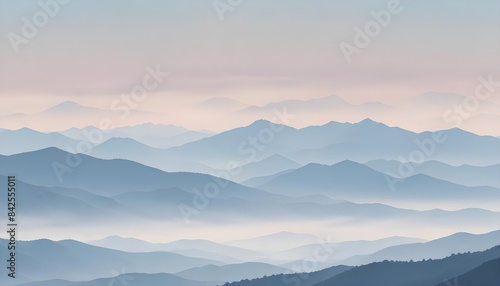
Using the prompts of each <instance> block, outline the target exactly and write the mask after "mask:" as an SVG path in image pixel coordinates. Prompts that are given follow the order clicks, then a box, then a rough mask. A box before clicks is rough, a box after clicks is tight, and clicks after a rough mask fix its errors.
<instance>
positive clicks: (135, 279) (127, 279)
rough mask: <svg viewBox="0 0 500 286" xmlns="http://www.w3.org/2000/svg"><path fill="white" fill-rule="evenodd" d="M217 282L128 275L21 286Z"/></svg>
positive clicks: (196, 285) (198, 285)
mask: <svg viewBox="0 0 500 286" xmlns="http://www.w3.org/2000/svg"><path fill="white" fill-rule="evenodd" d="M215 284H216V282H200V281H193V280H188V279H183V278H180V277H178V276H175V275H172V274H167V273H158V274H144V273H126V274H121V275H118V276H116V277H112V278H100V279H95V280H91V281H80V282H72V281H67V280H61V279H57V280H48V281H41V282H31V283H26V284H21V285H20V286H110V285H111V286H112V285H126V286H145V285H147V286H165V285H175V286H214V285H215Z"/></svg>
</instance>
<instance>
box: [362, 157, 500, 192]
mask: <svg viewBox="0 0 500 286" xmlns="http://www.w3.org/2000/svg"><path fill="white" fill-rule="evenodd" d="M365 165H367V166H369V167H370V168H373V169H375V170H377V171H380V172H382V173H387V174H390V175H392V176H398V177H405V175H406V174H407V172H409V171H408V170H411V173H412V174H425V175H429V176H431V177H434V178H438V179H442V180H446V181H449V182H453V183H456V184H460V185H464V186H492V187H495V188H500V177H499V176H498V174H499V173H500V164H496V165H491V166H484V167H481V166H471V165H461V166H451V165H448V164H445V163H441V162H438V161H427V162H424V163H422V164H410V163H406V164H403V163H401V162H398V161H394V160H391V161H388V160H374V161H370V162H367V163H365ZM409 168H410V169H409Z"/></svg>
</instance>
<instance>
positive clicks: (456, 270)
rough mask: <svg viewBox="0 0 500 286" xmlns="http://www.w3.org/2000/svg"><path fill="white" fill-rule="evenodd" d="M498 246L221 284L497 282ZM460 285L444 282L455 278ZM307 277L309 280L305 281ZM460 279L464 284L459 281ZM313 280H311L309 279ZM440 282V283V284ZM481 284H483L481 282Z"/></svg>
mask: <svg viewBox="0 0 500 286" xmlns="http://www.w3.org/2000/svg"><path fill="white" fill-rule="evenodd" d="M499 257H500V246H496V247H494V248H491V249H489V250H486V251H482V252H474V253H463V254H455V255H452V256H449V257H447V258H444V259H439V260H422V261H417V262H416V261H406V262H400V261H382V262H375V263H371V264H367V265H363V266H358V267H354V268H352V269H347V270H346V269H344V271H342V272H341V273H334V272H335V270H336V269H338V268H337V267H338V266H337V267H333V268H329V269H330V270H328V269H325V270H323V271H324V272H323V273H329V271H331V272H330V273H333V275H331V276H329V277H328V274H326V275H325V276H327V277H325V276H323V277H322V281H316V280H315V279H316V277H317V276H318V273H320V272H321V271H320V272H315V273H308V274H305V273H296V274H282V275H274V276H271V277H263V278H259V279H253V280H242V281H240V282H234V283H226V284H224V286H279V285H283V286H284V285H308V286H367V285H373V286H378V285H384V286H401V285H408V286H435V285H438V284H439V285H440V286H444V285H466V286H469V285H470V286H472V285H499V283H500V279H499V274H498V273H499V272H500V271H499V270H500V268H498V266H499V264H498V258H499ZM457 276H458V279H457V281H458V282H459V283H460V284H446V283H449V281H448V280H449V279H452V280H453V278H454V277H457ZM309 279H311V280H309ZM460 279H463V281H464V283H468V284H462V280H460ZM311 281H313V282H311ZM443 283H444V284H443ZM483 283H484V284H483Z"/></svg>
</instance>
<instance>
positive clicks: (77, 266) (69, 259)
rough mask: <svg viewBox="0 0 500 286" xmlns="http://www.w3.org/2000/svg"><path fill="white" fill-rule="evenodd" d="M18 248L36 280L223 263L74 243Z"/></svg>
mask: <svg viewBox="0 0 500 286" xmlns="http://www.w3.org/2000/svg"><path fill="white" fill-rule="evenodd" d="M7 242H8V241H7V240H4V239H0V246H1V247H3V248H5V249H6V243H7ZM17 245H18V249H17V255H19V261H21V260H22V261H23V270H22V275H23V276H25V277H26V278H27V279H31V280H32V281H42V280H50V279H65V280H72V281H78V280H80V281H81V280H90V279H96V278H101V277H110V276H111V277H112V276H116V275H117V274H119V272H120V271H121V270H122V269H126V271H127V272H137V273H162V272H166V273H175V272H179V271H183V270H186V269H190V268H194V267H200V266H205V265H210V264H215V265H220V264H222V263H220V262H217V261H213V260H207V259H200V258H191V257H186V256H183V255H179V254H175V253H168V252H147V253H128V252H122V251H118V250H111V249H106V248H102V247H96V246H91V245H88V244H84V243H81V242H78V241H74V240H62V241H51V240H47V239H41V240H34V241H18V242H17ZM49 258H50V259H49ZM114 272H118V273H114ZM113 274H114V275H113Z"/></svg>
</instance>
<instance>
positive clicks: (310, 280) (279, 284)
mask: <svg viewBox="0 0 500 286" xmlns="http://www.w3.org/2000/svg"><path fill="white" fill-rule="evenodd" d="M350 269H352V267H350V266H345V265H339V266H334V267H330V268H327V269H323V270H320V271H316V272H312V273H306V272H300V273H285V274H279V275H271V276H268V277H262V278H257V279H251V280H248V279H244V280H242V281H240V282H233V283H226V284H224V286H286V285H301V286H313V285H316V284H317V283H319V282H322V281H325V280H326V279H329V278H331V277H334V276H335V275H338V274H340V273H343V272H345V271H347V270H350Z"/></svg>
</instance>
